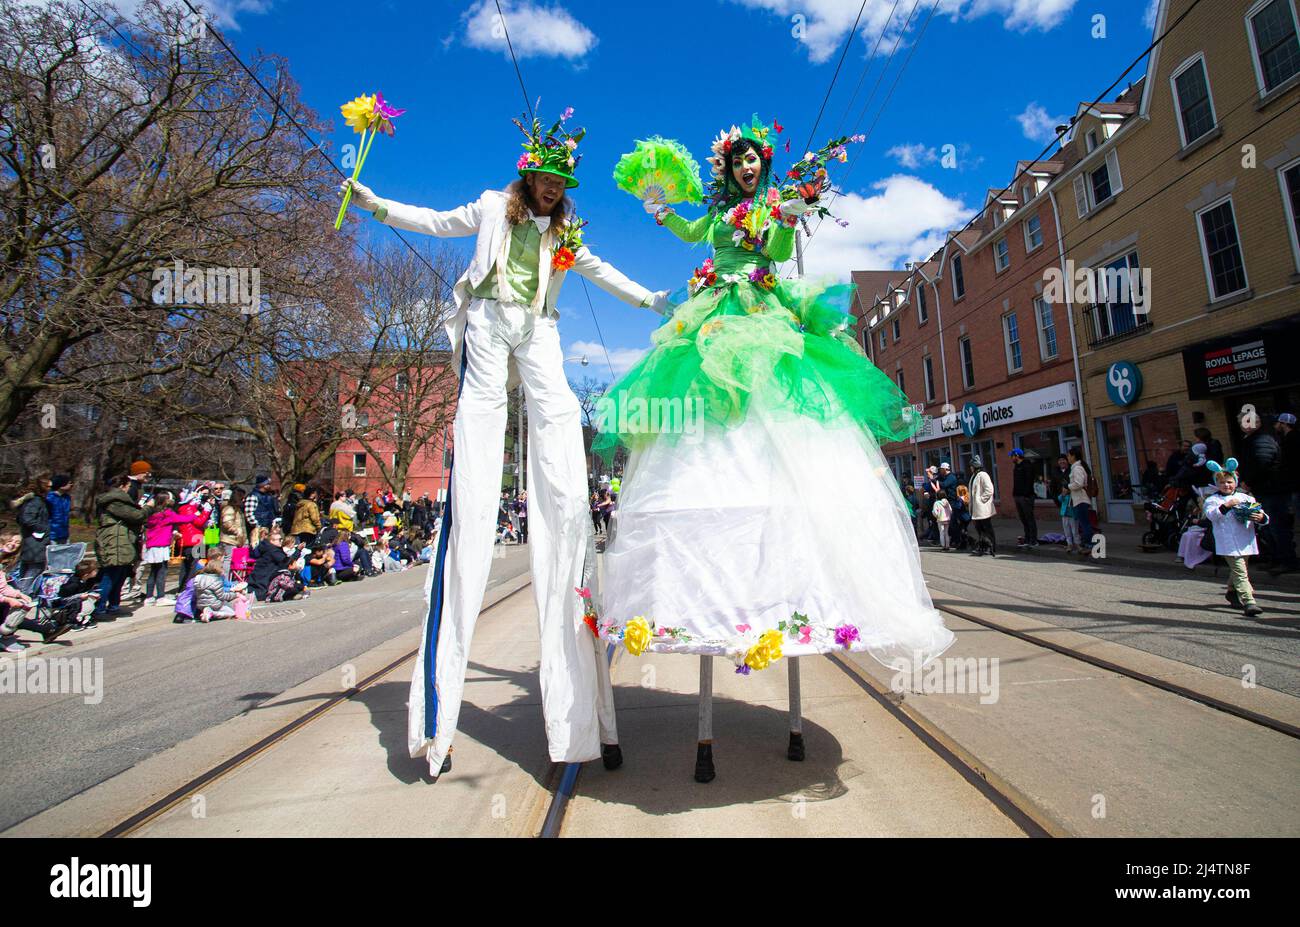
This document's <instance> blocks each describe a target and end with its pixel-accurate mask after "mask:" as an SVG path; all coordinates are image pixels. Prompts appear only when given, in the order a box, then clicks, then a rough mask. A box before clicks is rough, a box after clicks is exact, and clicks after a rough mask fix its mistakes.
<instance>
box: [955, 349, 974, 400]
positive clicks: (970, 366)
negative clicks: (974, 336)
mask: <svg viewBox="0 0 1300 927" xmlns="http://www.w3.org/2000/svg"><path fill="white" fill-rule="evenodd" d="M957 353H958V354H960V355H961V385H962V386H964V387H966V388H967V389H974V388H975V358H974V357H973V356H972V355H971V349H970V336H967V337H965V338H962V339H961V340H960V341H958V342H957Z"/></svg>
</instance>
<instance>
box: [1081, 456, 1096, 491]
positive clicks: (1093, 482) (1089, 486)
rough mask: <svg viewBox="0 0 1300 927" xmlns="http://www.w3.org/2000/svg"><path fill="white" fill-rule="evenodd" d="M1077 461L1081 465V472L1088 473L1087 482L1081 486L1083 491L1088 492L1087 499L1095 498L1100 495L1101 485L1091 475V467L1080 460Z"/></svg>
mask: <svg viewBox="0 0 1300 927" xmlns="http://www.w3.org/2000/svg"><path fill="white" fill-rule="evenodd" d="M1079 463H1080V464H1082V465H1083V472H1084V473H1086V474H1088V484H1087V485H1086V486H1084V487H1083V491H1084V492H1086V493H1087V494H1088V498H1089V499H1096V498H1097V497H1099V496H1100V495H1101V487H1100V486H1098V485H1097V478H1096V477H1094V476H1093V475H1092V467H1090V466H1088V465H1087V464H1086V463H1083V461H1082V460H1081V461H1079Z"/></svg>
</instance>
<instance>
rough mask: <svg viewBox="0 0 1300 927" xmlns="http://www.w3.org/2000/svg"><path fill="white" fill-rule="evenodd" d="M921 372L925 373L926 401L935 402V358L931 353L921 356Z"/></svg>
mask: <svg viewBox="0 0 1300 927" xmlns="http://www.w3.org/2000/svg"><path fill="white" fill-rule="evenodd" d="M921 372H922V373H924V374H925V401H926V402H934V358H933V357H931V356H930V355H929V354H927V355H925V357H923V358H921Z"/></svg>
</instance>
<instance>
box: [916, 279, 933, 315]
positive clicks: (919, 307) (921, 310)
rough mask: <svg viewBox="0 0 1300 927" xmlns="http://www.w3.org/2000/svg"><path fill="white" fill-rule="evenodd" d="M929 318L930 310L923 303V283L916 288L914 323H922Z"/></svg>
mask: <svg viewBox="0 0 1300 927" xmlns="http://www.w3.org/2000/svg"><path fill="white" fill-rule="evenodd" d="M929 318H930V310H929V309H928V308H927V307H926V305H925V286H924V284H923V285H921V286H918V287H917V288H916V324H917V325H924V324H925V323H926V321H927V320H928V319H929Z"/></svg>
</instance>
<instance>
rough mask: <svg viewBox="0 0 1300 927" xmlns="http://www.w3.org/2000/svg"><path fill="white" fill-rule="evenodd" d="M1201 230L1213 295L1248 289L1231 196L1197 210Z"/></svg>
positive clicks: (1206, 269)
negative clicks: (1199, 210)
mask: <svg viewBox="0 0 1300 927" xmlns="http://www.w3.org/2000/svg"><path fill="white" fill-rule="evenodd" d="M1196 221H1197V223H1198V224H1199V225H1200V230H1201V251H1202V254H1203V256H1204V257H1205V271H1206V276H1207V278H1208V279H1209V283H1210V299H1211V301H1213V300H1216V299H1223V298H1224V297H1225V296H1231V295H1233V294H1234V293H1240V292H1241V291H1242V290H1244V289H1246V265H1245V263H1244V262H1243V260H1242V257H1241V242H1240V241H1239V240H1238V238H1237V220H1236V216H1234V215H1233V212H1232V198H1231V197H1229V198H1228V199H1226V200H1224V201H1223V202H1221V203H1217V204H1215V205H1214V206H1210V207H1208V208H1206V209H1203V210H1201V212H1199V213H1197V214H1196Z"/></svg>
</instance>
